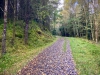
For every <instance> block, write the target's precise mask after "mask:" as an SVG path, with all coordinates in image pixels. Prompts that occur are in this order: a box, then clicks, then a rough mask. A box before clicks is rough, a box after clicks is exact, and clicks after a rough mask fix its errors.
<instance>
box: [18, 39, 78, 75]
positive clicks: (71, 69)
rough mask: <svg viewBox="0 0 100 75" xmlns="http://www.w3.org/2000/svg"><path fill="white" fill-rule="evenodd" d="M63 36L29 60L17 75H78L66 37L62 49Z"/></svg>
mask: <svg viewBox="0 0 100 75" xmlns="http://www.w3.org/2000/svg"><path fill="white" fill-rule="evenodd" d="M64 42H65V40H64V38H59V39H58V40H57V42H55V43H54V44H53V45H52V46H50V47H48V48H46V49H45V50H44V51H43V52H42V53H40V54H39V55H38V56H37V57H36V58H34V59H33V60H31V61H30V62H29V63H28V64H27V65H26V66H25V67H24V68H22V70H21V71H19V72H18V74H17V75H78V74H77V72H76V69H75V64H74V60H73V58H72V53H71V49H70V44H69V40H68V39H67V44H66V49H67V50H66V51H64V50H63V45H64Z"/></svg>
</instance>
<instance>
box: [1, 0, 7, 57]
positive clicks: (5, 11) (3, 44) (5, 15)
mask: <svg viewBox="0 0 100 75" xmlns="http://www.w3.org/2000/svg"><path fill="white" fill-rule="evenodd" d="M7 9H8V0H5V8H4V28H3V34H2V55H4V54H5V53H6V29H7V11H8V10H7Z"/></svg>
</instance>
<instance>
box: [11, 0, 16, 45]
mask: <svg viewBox="0 0 100 75" xmlns="http://www.w3.org/2000/svg"><path fill="white" fill-rule="evenodd" d="M15 23H16V0H14V22H13V38H12V45H14V40H15Z"/></svg>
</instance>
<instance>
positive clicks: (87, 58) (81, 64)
mask: <svg viewBox="0 0 100 75" xmlns="http://www.w3.org/2000/svg"><path fill="white" fill-rule="evenodd" d="M69 39H70V45H71V49H72V54H73V57H74V60H75V62H76V68H77V70H78V73H79V75H100V46H98V45H96V44H93V43H92V42H91V41H88V40H85V39H81V38H69Z"/></svg>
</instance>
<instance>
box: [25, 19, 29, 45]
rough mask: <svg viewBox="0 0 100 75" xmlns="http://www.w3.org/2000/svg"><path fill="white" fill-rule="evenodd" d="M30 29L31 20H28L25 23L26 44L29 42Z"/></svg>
mask: <svg viewBox="0 0 100 75" xmlns="http://www.w3.org/2000/svg"><path fill="white" fill-rule="evenodd" d="M28 29H29V22H28V21H26V24H25V44H28Z"/></svg>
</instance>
